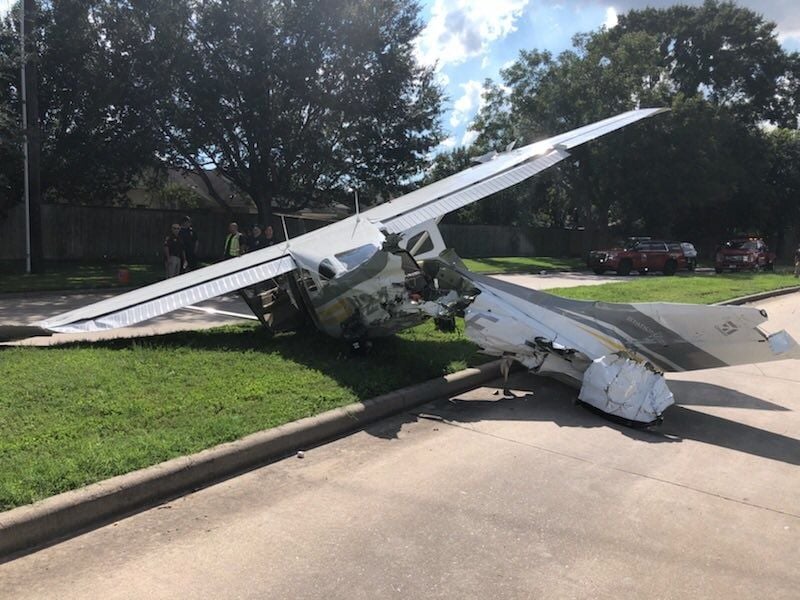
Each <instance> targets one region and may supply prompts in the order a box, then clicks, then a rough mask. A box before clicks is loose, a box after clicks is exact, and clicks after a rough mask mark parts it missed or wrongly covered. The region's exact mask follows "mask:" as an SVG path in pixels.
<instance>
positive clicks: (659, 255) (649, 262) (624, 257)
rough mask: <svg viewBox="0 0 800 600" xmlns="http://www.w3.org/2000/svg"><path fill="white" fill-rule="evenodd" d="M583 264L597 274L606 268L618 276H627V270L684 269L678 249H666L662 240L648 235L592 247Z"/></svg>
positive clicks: (603, 271)
mask: <svg viewBox="0 0 800 600" xmlns="http://www.w3.org/2000/svg"><path fill="white" fill-rule="evenodd" d="M587 264H588V266H589V268H590V269H592V270H593V271H594V272H595V273H597V274H598V275H602V274H603V273H605V272H606V271H616V272H617V274H618V275H628V274H630V272H631V271H639V273H641V274H642V275H644V274H645V273H648V272H649V271H661V272H663V273H664V275H674V274H675V271H677V270H678V269H685V268H687V263H686V257H685V256H684V254H683V252H682V251H681V250H680V248H672V249H670V247H669V245H668V244H667V243H666V242H664V241H663V240H651V239H648V238H630V239H629V240H628V242H627V243H626V244H625V245H624V247H623V248H611V249H609V250H592V251H591V252H590V253H589V260H588V261H587Z"/></svg>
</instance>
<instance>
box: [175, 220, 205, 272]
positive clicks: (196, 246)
mask: <svg viewBox="0 0 800 600" xmlns="http://www.w3.org/2000/svg"><path fill="white" fill-rule="evenodd" d="M180 238H181V243H182V244H183V251H184V252H185V253H186V266H185V267H184V268H183V269H182V270H181V273H185V272H186V271H194V270H195V269H196V268H197V255H198V253H199V250H200V240H199V238H198V237H197V234H196V233H195V231H194V228H193V227H192V219H191V218H190V217H188V216H187V217H183V221H181V230H180Z"/></svg>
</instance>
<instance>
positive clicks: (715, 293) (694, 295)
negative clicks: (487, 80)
mask: <svg viewBox="0 0 800 600" xmlns="http://www.w3.org/2000/svg"><path fill="white" fill-rule="evenodd" d="M632 279H633V280H632V281H621V282H619V283H607V284H604V285H582V286H578V287H572V288H556V289H550V290H546V291H547V292H549V293H551V294H556V295H558V296H564V297H566V298H575V299H577V300H599V301H602V302H687V303H692V304H713V303H714V302H721V301H723V300H730V299H732V298H738V297H741V296H749V295H750V294H757V293H759V292H767V291H771V290H778V289H781V288H787V287H792V286H796V285H798V283H800V282H798V280H797V279H795V278H794V277H793V276H792V275H790V274H780V273H775V274H771V273H756V274H753V273H728V274H720V275H716V274H697V275H686V276H679V277H663V276H659V275H652V276H647V277H634V278H632Z"/></svg>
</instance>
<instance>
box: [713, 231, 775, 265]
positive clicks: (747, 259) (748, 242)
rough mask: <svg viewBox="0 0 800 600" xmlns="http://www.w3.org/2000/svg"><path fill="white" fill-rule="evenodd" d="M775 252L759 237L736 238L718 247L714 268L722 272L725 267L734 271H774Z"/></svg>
mask: <svg viewBox="0 0 800 600" xmlns="http://www.w3.org/2000/svg"><path fill="white" fill-rule="evenodd" d="M774 263H775V253H774V252H770V251H769V248H767V245H766V244H765V243H764V240H762V239H761V238H759V237H746V238H734V239H732V240H728V241H727V242H725V243H724V244H723V245H722V246H720V247H719V248H717V256H716V258H715V260H714V270H715V271H716V272H717V273H722V272H723V271H724V270H725V269H730V270H732V271H742V270H748V271H760V270H761V269H765V270H767V271H772V269H773V265H774Z"/></svg>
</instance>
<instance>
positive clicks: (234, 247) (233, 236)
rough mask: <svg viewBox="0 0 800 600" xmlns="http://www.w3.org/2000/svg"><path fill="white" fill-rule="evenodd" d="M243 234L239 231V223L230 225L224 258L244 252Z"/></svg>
mask: <svg viewBox="0 0 800 600" xmlns="http://www.w3.org/2000/svg"><path fill="white" fill-rule="evenodd" d="M242 250H243V248H242V234H241V233H239V224H238V223H231V224H230V225H228V236H227V237H226V238H225V252H224V254H223V258H234V257H236V256H239V255H240V254H241V253H242Z"/></svg>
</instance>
